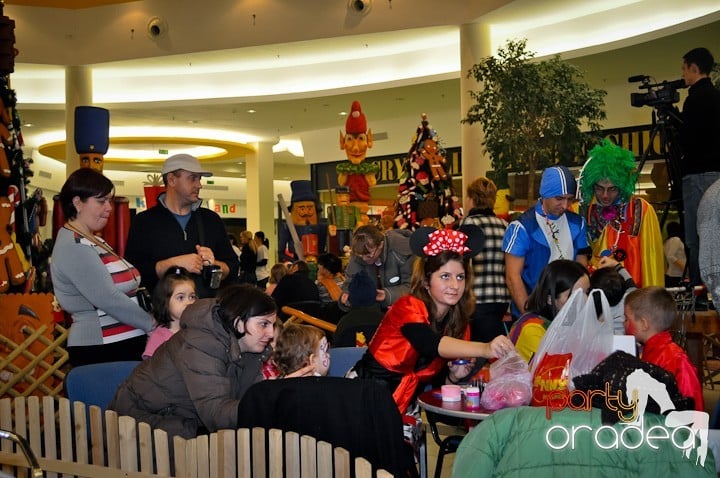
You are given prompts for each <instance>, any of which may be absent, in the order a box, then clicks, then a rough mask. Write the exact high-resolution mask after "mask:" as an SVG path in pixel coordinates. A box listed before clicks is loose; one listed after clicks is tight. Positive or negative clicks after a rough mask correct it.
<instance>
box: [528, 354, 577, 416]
mask: <svg viewBox="0 0 720 478" xmlns="http://www.w3.org/2000/svg"><path fill="white" fill-rule="evenodd" d="M572 356H573V355H572V354H571V353H566V354H547V353H546V354H545V355H543V357H542V359H541V360H540V362H539V363H538V365H537V367H536V368H535V372H534V373H533V378H532V401H531V403H530V404H531V405H532V406H534V407H544V406H546V405H548V401H550V403H554V402H559V403H567V396H568V393H569V391H568V382H569V381H570V363H571V362H572Z"/></svg>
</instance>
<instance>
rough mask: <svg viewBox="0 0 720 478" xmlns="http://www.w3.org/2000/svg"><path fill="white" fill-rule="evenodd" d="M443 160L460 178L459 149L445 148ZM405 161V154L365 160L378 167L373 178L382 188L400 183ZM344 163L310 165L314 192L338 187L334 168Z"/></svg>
mask: <svg viewBox="0 0 720 478" xmlns="http://www.w3.org/2000/svg"><path fill="white" fill-rule="evenodd" d="M445 158H446V160H447V162H448V163H449V165H450V171H451V174H452V175H453V176H457V177H460V176H461V175H462V157H461V153H460V147H453V148H446V149H445ZM406 159H407V153H398V154H391V155H388V156H376V157H374V158H367V159H366V160H365V161H369V162H372V163H375V164H377V165H378V167H379V169H380V170H379V172H378V173H377V174H376V176H375V177H376V178H377V184H378V185H379V186H382V185H385V184H397V183H398V182H399V181H400V177H401V176H402V172H403V163H404V162H405V160H406ZM346 161H347V160H345V161H334V162H332V163H318V164H313V165H311V170H310V176H311V180H312V183H313V185H314V188H315V190H320V189H328V183H329V188H330V189H335V188H336V187H338V183H337V172H336V171H335V167H336V166H337V165H338V164H340V163H344V162H346Z"/></svg>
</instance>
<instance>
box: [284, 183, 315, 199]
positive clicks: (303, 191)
mask: <svg viewBox="0 0 720 478" xmlns="http://www.w3.org/2000/svg"><path fill="white" fill-rule="evenodd" d="M290 190H291V191H292V196H291V197H290V203H295V202H298V201H317V200H318V197H317V195H316V194H315V191H313V189H312V182H311V181H309V180H307V179H298V180H296V181H290Z"/></svg>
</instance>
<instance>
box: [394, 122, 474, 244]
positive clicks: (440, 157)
mask: <svg viewBox="0 0 720 478" xmlns="http://www.w3.org/2000/svg"><path fill="white" fill-rule="evenodd" d="M445 154H446V153H445V149H444V148H443V147H442V146H441V143H440V140H439V138H438V134H437V131H435V130H434V129H433V128H432V126H431V125H430V123H429V122H428V118H427V115H426V114H425V113H423V115H422V121H421V123H420V125H419V126H418V127H417V131H416V132H415V136H414V137H413V140H412V145H411V147H410V151H409V152H408V156H407V158H406V159H405V161H404V162H403V167H402V173H401V177H400V185H399V186H398V201H397V206H396V210H395V221H394V227H396V228H399V229H410V230H415V229H417V228H418V227H421V226H435V227H436V228H441V227H444V228H451V227H452V226H453V224H455V223H456V221H457V220H458V219H460V218H461V217H462V214H463V213H462V208H461V205H460V197H459V196H457V195H456V194H455V191H454V188H453V184H452V171H451V170H450V163H449V162H448V160H447V158H446V156H445Z"/></svg>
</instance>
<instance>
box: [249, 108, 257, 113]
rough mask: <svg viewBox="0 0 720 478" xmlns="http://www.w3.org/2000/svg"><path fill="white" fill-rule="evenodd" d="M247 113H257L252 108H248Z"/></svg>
mask: <svg viewBox="0 0 720 478" xmlns="http://www.w3.org/2000/svg"><path fill="white" fill-rule="evenodd" d="M247 112H248V113H250V114H253V113H257V111H256V110H254V109H252V108H250V109H249V110H247Z"/></svg>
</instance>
